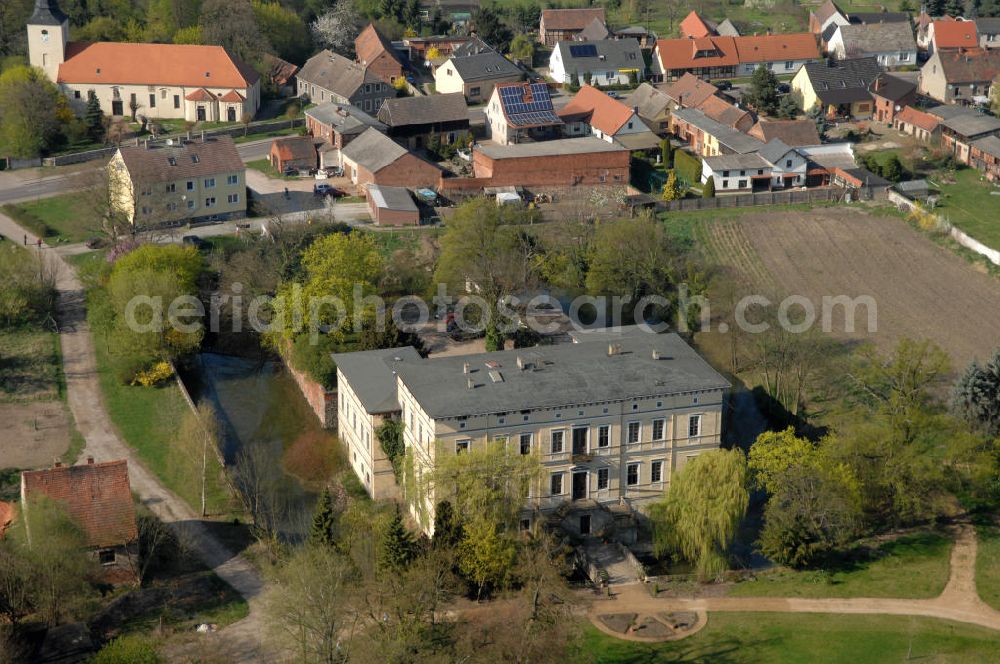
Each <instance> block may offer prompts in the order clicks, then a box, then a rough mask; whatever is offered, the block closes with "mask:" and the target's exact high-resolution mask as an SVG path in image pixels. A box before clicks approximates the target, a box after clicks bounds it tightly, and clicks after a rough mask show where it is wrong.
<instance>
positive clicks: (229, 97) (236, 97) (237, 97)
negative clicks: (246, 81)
mask: <svg viewBox="0 0 1000 664" xmlns="http://www.w3.org/2000/svg"><path fill="white" fill-rule="evenodd" d="M219 101H224V102H226V103H228V104H242V103H243V101H244V99H243V95H241V94H240V93H239V92H237V91H236V90H230V91H229V92H227V93H226V94H224V95H222V96H221V97H219Z"/></svg>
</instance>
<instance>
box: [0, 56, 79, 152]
mask: <svg viewBox="0 0 1000 664" xmlns="http://www.w3.org/2000/svg"><path fill="white" fill-rule="evenodd" d="M74 121H75V116H74V115H73V111H72V110H70V108H69V102H68V101H67V100H66V97H65V96H64V95H63V94H62V93H61V92H60V91H59V90H58V88H56V86H55V85H54V84H53V83H52V82H51V81H49V80H48V78H46V76H45V73H44V72H43V71H42V70H41V69H37V68H33V67H25V66H16V67H10V68H9V69H6V70H5V71H4V72H3V73H0V154H4V155H5V156H10V157H16V158H19V159H28V158H31V157H37V156H39V155H41V154H43V153H45V152H48V151H50V150H52V149H54V148H56V147H57V146H58V145H60V144H61V143H63V142H64V141H65V138H66V137H65V135H64V133H63V131H64V129H65V128H66V127H67V126H69V125H71V124H72V123H73V122H74Z"/></svg>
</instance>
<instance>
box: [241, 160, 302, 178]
mask: <svg viewBox="0 0 1000 664" xmlns="http://www.w3.org/2000/svg"><path fill="white" fill-rule="evenodd" d="M247 168H252V169H254V170H255V171H260V172H261V173H263V174H264V175H266V176H267V177H269V178H276V179H278V180H294V179H296V178H291V177H285V176H284V175H282V174H281V173H279V172H278V171H277V170H276V169H275V168H274V166H272V165H271V162H270V161H269V160H267V159H256V160H254V161H248V162H247Z"/></svg>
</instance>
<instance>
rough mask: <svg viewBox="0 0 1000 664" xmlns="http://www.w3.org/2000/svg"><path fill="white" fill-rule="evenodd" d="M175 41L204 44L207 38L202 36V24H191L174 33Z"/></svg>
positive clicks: (178, 42)
mask: <svg viewBox="0 0 1000 664" xmlns="http://www.w3.org/2000/svg"><path fill="white" fill-rule="evenodd" d="M173 42H174V43H175V44H204V43H205V38H204V37H203V36H202V32H201V26H200V25H189V26H187V27H185V28H181V29H179V30H178V31H177V32H175V33H174V39H173Z"/></svg>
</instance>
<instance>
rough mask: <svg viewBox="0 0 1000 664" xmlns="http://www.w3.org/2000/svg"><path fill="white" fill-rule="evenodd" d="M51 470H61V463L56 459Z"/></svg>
mask: <svg viewBox="0 0 1000 664" xmlns="http://www.w3.org/2000/svg"><path fill="white" fill-rule="evenodd" d="M52 467H53V468H62V461H59V460H58V459H56V462H55V463H54V464H53V465H52Z"/></svg>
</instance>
